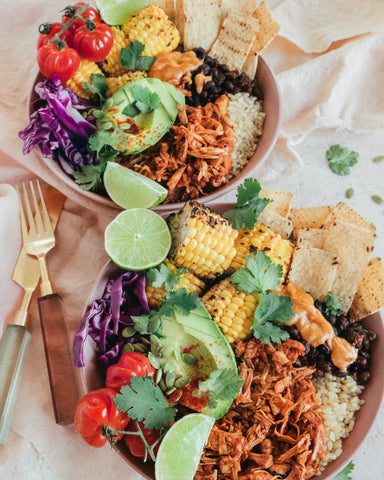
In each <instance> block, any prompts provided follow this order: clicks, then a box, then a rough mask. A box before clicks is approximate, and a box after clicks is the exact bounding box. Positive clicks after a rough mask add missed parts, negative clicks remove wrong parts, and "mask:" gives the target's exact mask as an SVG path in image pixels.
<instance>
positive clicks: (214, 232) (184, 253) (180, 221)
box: [168, 201, 238, 279]
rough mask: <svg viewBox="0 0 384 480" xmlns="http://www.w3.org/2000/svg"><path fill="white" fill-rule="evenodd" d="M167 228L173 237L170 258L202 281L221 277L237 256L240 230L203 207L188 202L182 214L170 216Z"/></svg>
mask: <svg viewBox="0 0 384 480" xmlns="http://www.w3.org/2000/svg"><path fill="white" fill-rule="evenodd" d="M168 225H169V228H170V231H171V235H172V246H171V251H170V255H169V258H170V259H171V260H172V261H173V262H174V263H175V265H176V266H177V267H185V268H188V270H190V271H191V272H193V273H194V274H195V275H197V276H198V277H200V278H202V279H213V278H217V277H219V276H220V275H222V274H223V273H224V272H225V270H227V268H228V267H229V265H230V263H231V261H232V259H233V257H234V256H235V255H236V249H235V246H234V245H235V239H236V237H237V235H238V231H237V230H235V229H234V228H232V227H231V225H230V224H229V223H228V221H227V220H226V219H225V218H223V217H222V216H221V215H219V214H217V213H215V212H213V211H212V210H210V209H209V208H208V207H206V206H204V205H200V204H199V203H197V202H194V201H191V202H188V203H186V204H185V206H184V207H183V209H182V210H181V211H180V212H179V213H176V214H173V215H170V216H169V217H168ZM202 245H203V248H202Z"/></svg>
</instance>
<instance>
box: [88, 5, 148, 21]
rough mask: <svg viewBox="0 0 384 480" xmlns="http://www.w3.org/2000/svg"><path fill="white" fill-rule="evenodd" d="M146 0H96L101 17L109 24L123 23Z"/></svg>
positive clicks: (142, 6)
mask: <svg viewBox="0 0 384 480" xmlns="http://www.w3.org/2000/svg"><path fill="white" fill-rule="evenodd" d="M148 3H149V1H148V0H96V7H97V8H98V9H99V11H100V15H101V18H102V19H103V20H104V22H105V23H108V24H109V25H123V23H125V21H126V20H127V19H128V18H129V17H130V16H131V15H133V14H134V13H136V12H137V11H138V10H140V9H141V8H144V7H146V6H147V5H148Z"/></svg>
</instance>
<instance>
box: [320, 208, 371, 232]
mask: <svg viewBox="0 0 384 480" xmlns="http://www.w3.org/2000/svg"><path fill="white" fill-rule="evenodd" d="M335 220H342V221H343V222H347V223H352V224H353V225H356V226H357V227H361V228H367V229H368V230H371V231H372V232H375V231H376V227H375V225H374V224H373V223H371V222H369V221H368V220H366V219H365V218H364V217H362V216H361V215H360V214H359V213H357V212H356V211H355V210H353V208H351V207H350V206H349V205H347V204H346V203H345V202H339V203H338V204H337V205H336V206H335V207H334V209H333V210H332V212H331V213H330V215H329V217H328V218H327V219H326V221H325V222H324V227H325V228H327V227H328V226H329V225H331V224H332V223H333V222H334V221H335Z"/></svg>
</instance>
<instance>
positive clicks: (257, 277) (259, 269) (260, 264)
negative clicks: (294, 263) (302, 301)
mask: <svg viewBox="0 0 384 480" xmlns="http://www.w3.org/2000/svg"><path fill="white" fill-rule="evenodd" d="M245 261H246V264H245V267H242V268H240V269H239V270H237V271H236V272H235V273H234V274H233V275H232V276H231V283H234V284H237V288H238V290H241V291H242V292H245V293H252V292H259V293H265V292H266V291H267V290H273V289H274V288H276V287H277V286H278V285H280V283H281V278H282V275H283V267H282V266H281V265H276V264H275V263H272V261H271V259H270V258H269V257H268V255H266V254H265V253H264V252H262V251H260V252H256V253H254V254H252V255H247V256H246V257H245Z"/></svg>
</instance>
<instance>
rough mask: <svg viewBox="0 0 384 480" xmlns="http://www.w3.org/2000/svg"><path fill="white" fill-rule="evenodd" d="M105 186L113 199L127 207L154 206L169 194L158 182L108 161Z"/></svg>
mask: <svg viewBox="0 0 384 480" xmlns="http://www.w3.org/2000/svg"><path fill="white" fill-rule="evenodd" d="M104 187H105V189H106V191H107V193H108V195H109V196H110V198H111V200H113V201H114V202H115V203H116V204H117V205H119V206H120V207H122V208H125V209H129V208H151V207H154V206H155V205H158V204H159V203H161V202H162V201H163V200H164V199H165V197H166V196H167V194H168V190H167V189H166V188H164V187H162V186H161V185H160V184H158V183H157V182H154V181H153V180H151V179H150V178H147V177H145V176H144V175H141V174H140V173H136V172H134V171H132V170H130V169H129V168H126V167H123V166H122V165H119V164H118V163H114V162H107V167H106V169H105V172H104Z"/></svg>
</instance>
